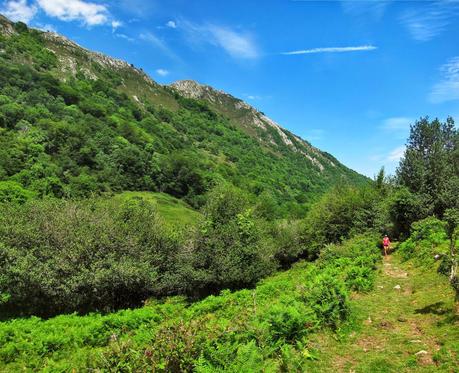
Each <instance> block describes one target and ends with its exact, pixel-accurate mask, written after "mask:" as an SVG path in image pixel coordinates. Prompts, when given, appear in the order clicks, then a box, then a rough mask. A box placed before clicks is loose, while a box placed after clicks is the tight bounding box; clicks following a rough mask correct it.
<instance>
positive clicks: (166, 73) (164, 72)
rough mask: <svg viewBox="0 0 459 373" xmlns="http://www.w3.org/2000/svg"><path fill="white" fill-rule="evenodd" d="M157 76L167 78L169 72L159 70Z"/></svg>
mask: <svg viewBox="0 0 459 373" xmlns="http://www.w3.org/2000/svg"><path fill="white" fill-rule="evenodd" d="M156 74H158V75H160V76H166V75H169V71H168V70H166V69H157V70H156Z"/></svg>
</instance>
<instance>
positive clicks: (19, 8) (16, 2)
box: [0, 0, 37, 23]
mask: <svg viewBox="0 0 459 373" xmlns="http://www.w3.org/2000/svg"><path fill="white" fill-rule="evenodd" d="M0 13H3V14H4V15H5V16H6V17H8V18H9V19H11V20H12V21H14V22H18V21H21V22H25V23H28V22H30V21H31V20H32V19H33V17H35V14H36V13H37V7H36V6H35V5H29V4H28V3H27V1H26V0H10V1H7V2H5V3H4V5H3V7H2V8H1V9H0Z"/></svg>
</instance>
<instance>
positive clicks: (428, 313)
mask: <svg viewBox="0 0 459 373" xmlns="http://www.w3.org/2000/svg"><path fill="white" fill-rule="evenodd" d="M351 303H352V307H353V310H354V314H355V315H356V316H355V320H353V322H351V325H350V326H349V327H347V330H342V331H339V332H338V336H339V337H338V338H337V337H336V335H335V336H334V335H333V334H332V333H324V334H319V335H318V336H317V337H314V338H313V339H312V340H311V343H310V347H311V349H312V350H313V351H316V357H317V360H315V361H311V364H310V371H311V372H316V371H317V372H349V373H354V372H355V373H358V372H368V373H370V372H371V373H374V372H459V315H458V313H457V310H456V306H455V304H454V294H453V291H452V289H451V288H450V286H449V284H448V281H447V279H446V277H443V276H441V275H439V274H437V273H436V270H435V269H434V268H431V269H421V268H418V267H415V266H413V265H411V264H410V263H406V262H405V263H403V262H401V261H400V259H399V258H398V256H397V255H396V254H394V255H389V256H387V257H385V258H384V259H383V262H382V264H381V267H380V269H379V271H378V275H377V280H376V284H375V288H374V290H373V291H371V292H369V293H367V294H353V296H352V301H351Z"/></svg>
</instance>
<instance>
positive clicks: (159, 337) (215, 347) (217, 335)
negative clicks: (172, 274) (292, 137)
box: [0, 236, 379, 372]
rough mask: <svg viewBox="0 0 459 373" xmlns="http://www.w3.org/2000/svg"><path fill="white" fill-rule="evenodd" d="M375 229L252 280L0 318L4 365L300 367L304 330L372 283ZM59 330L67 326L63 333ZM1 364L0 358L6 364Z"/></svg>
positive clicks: (307, 355) (344, 307)
mask: <svg viewBox="0 0 459 373" xmlns="http://www.w3.org/2000/svg"><path fill="white" fill-rule="evenodd" d="M375 242H377V239H376V240H375V237H371V236H370V237H359V238H357V239H356V240H350V241H349V242H347V243H346V245H345V246H339V245H335V246H330V247H328V248H327V252H326V254H324V256H323V257H321V260H320V263H319V264H317V265H315V264H308V263H306V262H303V263H301V264H299V265H296V266H295V267H294V268H293V269H292V270H290V271H288V272H284V273H280V274H278V275H276V276H274V277H272V278H268V279H266V280H264V281H263V282H262V283H261V284H259V285H258V286H257V287H256V288H254V289H253V290H240V291H237V292H234V293H231V292H229V291H224V292H223V293H222V294H220V295H219V296H210V297H207V298H206V299H204V300H202V301H199V302H195V303H193V304H187V303H185V302H184V301H183V300H181V299H180V298H169V299H168V300H167V302H165V303H157V302H152V303H149V304H147V305H146V306H145V307H143V308H140V309H136V310H125V311H120V312H118V313H113V314H108V315H100V314H90V315H87V316H76V315H65V316H64V315H63V316H58V317H55V318H52V319H49V320H40V319H38V318H29V319H17V320H12V321H9V322H4V323H1V324H0V369H7V370H10V371H14V370H22V369H24V368H28V369H31V370H41V369H47V370H50V371H65V370H72V369H76V370H86V369H88V368H90V369H91V368H92V369H96V368H97V369H102V370H107V371H124V370H128V371H150V370H154V371H159V372H163V371H165V372H181V371H192V370H195V371H201V372H207V371H228V372H229V371H232V372H234V371H260V372H261V371H266V370H267V369H269V370H270V371H301V370H302V368H301V367H302V366H303V364H304V363H305V362H307V361H308V360H309V359H311V358H313V357H314V355H313V351H309V350H308V338H309V336H310V335H311V333H314V332H316V331H318V330H320V329H323V328H331V329H332V330H336V329H337V328H339V327H340V326H341V325H342V324H343V322H344V321H345V320H346V319H347V318H348V317H349V314H350V308H349V301H348V298H349V290H348V289H362V290H368V289H370V288H371V287H372V279H373V276H372V275H371V273H372V272H373V269H374V268H375V267H374V265H375V262H376V260H377V259H378V258H379V256H377V255H376V256H375V255H374V253H375V252H377V248H376V246H375ZM62 330H65V331H66V332H65V333H61V331H62ZM2 364H3V365H2Z"/></svg>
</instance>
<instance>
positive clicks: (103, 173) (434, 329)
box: [0, 17, 459, 373]
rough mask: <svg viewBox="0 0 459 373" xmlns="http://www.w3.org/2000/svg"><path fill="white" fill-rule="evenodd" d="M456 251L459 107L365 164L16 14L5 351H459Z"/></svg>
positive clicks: (7, 171)
mask: <svg viewBox="0 0 459 373" xmlns="http://www.w3.org/2000/svg"><path fill="white" fill-rule="evenodd" d="M385 235H388V236H389V237H390V239H391V240H392V241H393V242H392V246H391V247H386V248H385V250H382V244H381V239H382V237H383V236H385ZM386 251H389V255H388V256H384V258H382V256H383V255H382V253H385V252H386ZM458 269H459V131H458V129H457V126H456V125H455V122H454V119H453V118H452V117H448V118H447V119H446V120H445V121H441V120H439V119H436V118H435V119H430V118H429V117H421V118H420V119H419V120H416V121H413V123H412V124H411V128H410V135H409V137H408V139H407V142H406V149H405V151H404V155H403V157H402V158H401V160H400V163H399V165H398V168H397V170H396V172H395V174H394V175H390V176H387V175H386V174H385V171H384V168H381V170H380V172H379V173H378V175H377V176H376V177H375V179H374V180H369V179H367V178H365V177H363V176H361V175H358V174H357V173H355V172H353V171H351V170H349V169H347V168H346V167H345V166H343V165H341V164H340V163H339V162H338V161H337V160H336V159H334V158H333V157H332V156H331V155H329V154H327V153H324V152H321V151H320V150H318V149H316V148H314V147H312V146H311V145H310V144H309V143H307V142H305V141H303V140H301V139H300V138H298V137H296V136H295V135H293V134H291V133H290V132H288V131H286V130H284V129H282V128H281V127H280V126H279V125H278V124H276V123H275V122H273V121H271V120H270V119H269V118H267V117H266V116H265V115H264V114H263V113H261V112H259V111H257V110H255V109H254V108H252V107H250V106H249V105H247V104H245V103H244V102H243V101H241V100H239V99H237V98H234V97H233V96H231V95H228V94H226V93H224V92H220V91H217V90H215V89H213V88H211V87H208V86H204V85H201V84H198V83H196V82H193V81H180V82H176V83H174V84H173V85H172V86H170V87H164V86H161V85H158V84H157V83H155V82H154V81H152V80H151V79H150V78H148V76H146V75H145V74H144V73H143V72H142V71H141V70H140V69H137V68H135V67H133V66H130V65H129V64H127V63H125V62H123V61H120V60H115V59H112V58H109V57H107V56H103V55H101V54H98V53H94V52H90V51H88V50H85V49H83V48H81V47H79V46H78V45H76V44H75V43H73V42H71V41H69V40H67V39H65V38H63V37H62V36H59V35H57V34H53V33H44V32H41V31H37V30H32V29H29V28H28V27H27V26H26V25H25V24H23V23H11V22H9V21H8V20H7V19H5V18H3V17H0V371H5V372H16V371H44V372H66V371H97V372H99V371H101V372H102V371H103V372H105V371H107V372H150V371H151V372H192V371H195V372H260V373H261V372H305V371H313V372H315V371H317V372H328V371H331V372H337V371H339V372H341V371H343V372H371V373H373V372H393V371H407V372H424V371H426V372H433V371H444V372H454V371H455V369H456V368H457V366H459V344H458V340H459V335H458V330H459V316H458V311H459V303H458V302H459V276H458ZM421 348H422V349H421Z"/></svg>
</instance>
